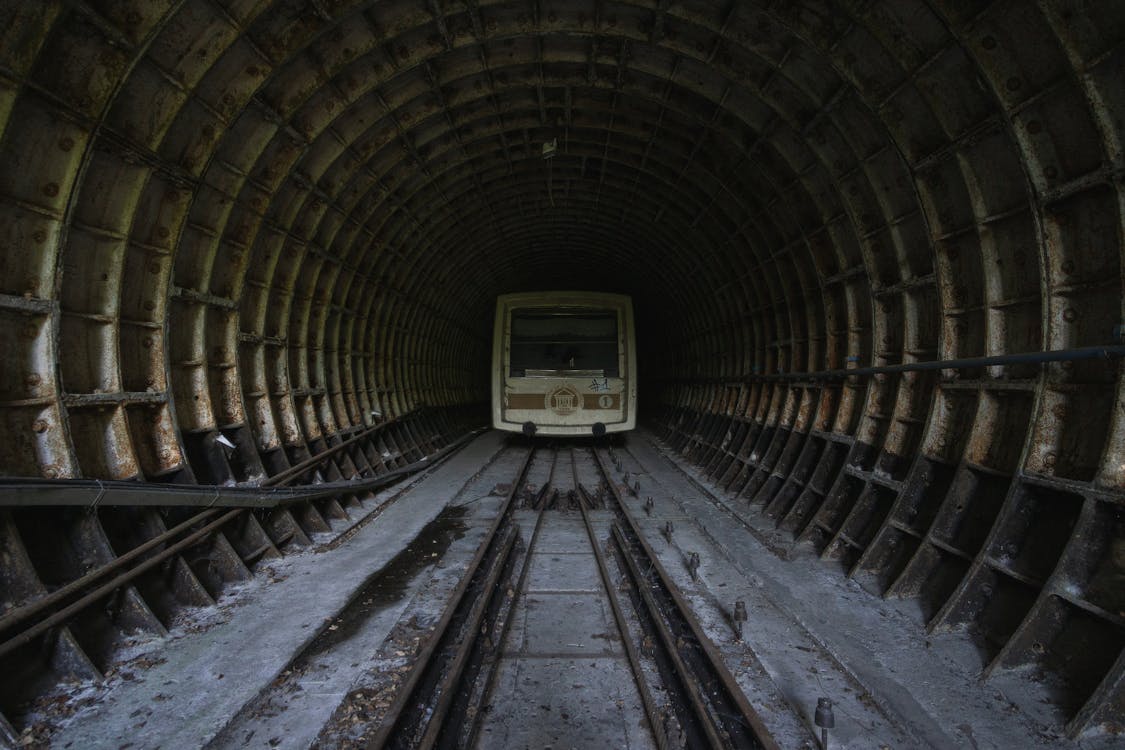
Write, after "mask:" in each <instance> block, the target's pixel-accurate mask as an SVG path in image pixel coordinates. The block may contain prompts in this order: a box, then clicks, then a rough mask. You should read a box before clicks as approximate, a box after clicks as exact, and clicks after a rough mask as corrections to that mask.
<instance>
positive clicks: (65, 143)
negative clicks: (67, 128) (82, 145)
mask: <svg viewBox="0 0 1125 750" xmlns="http://www.w3.org/2000/svg"><path fill="white" fill-rule="evenodd" d="M59 148H60V149H62V150H63V151H70V150H71V149H72V148H74V139H73V138H70V137H66V138H61V139H59Z"/></svg>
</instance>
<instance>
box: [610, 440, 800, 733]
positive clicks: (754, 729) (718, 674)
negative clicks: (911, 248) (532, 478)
mask: <svg viewBox="0 0 1125 750" xmlns="http://www.w3.org/2000/svg"><path fill="white" fill-rule="evenodd" d="M594 457H595V459H596V460H597V463H598V466H599V468H600V469H601V471H602V474H603V475H604V476H605V477H606V478H607V479H608V478H609V477H610V476H611V475H610V472H609V467H607V466H606V464H605V459H603V458H602V456H601V454H600V453H599V452H598V451H597V450H596V449H595V450H594ZM607 484H608V485H609V489H610V492H611V493H612V494H613V496H614V498H615V499H616V501H617V507H618V508H619V509H620V515H621V517H622V518H624V519H625V521H626V523H627V524H628V527H629V530H630V531H631V533H632V536H633V539H634V540H635V541H636V543H637V544H638V545H639V546H640V548H641V550H642V551H643V553H644V555H645V556H646V557H647V560H646V562H647V563H648V564H649V565H650V566H651V569H652V571H653V572H654V573H655V574H656V577H657V579H658V580H659V581H660V583H661V585H662V587H663V588H664V590H665V592H666V593H667V594H668V596H669V598H670V599H671V600H672V602H673V604H674V605H675V607H676V609H678V610H679V612H680V614H681V616H682V618H683V620H684V622H685V623H686V624H687V626H688V628H689V629H690V630H691V635H692V637H693V638H694V640H695V642H696V643H697V644H698V645H699V647H700V649H701V650H702V652H703V655H704V656H705V657H706V660H707V662H708V664H709V666H710V668H711V670H712V671H713V673H714V677H715V678H716V679H717V680H718V681H719V684H720V685H721V687H722V689H723V691H724V692H725V694H726V695H727V696H728V697H729V698H730V699H731V700H732V701H733V703H734V706H735V707H736V708H737V709H738V712H739V719H740V720H741V721H742V722H743V723H744V725H745V727H746V728H747V729H748V730H749V731H750V732H751V733H752V734H753V735H754V736H755V737H756V738H757V740H758V743H759V744H760V745H761V747H762V748H765V750H778V745H777V743H776V741H775V740H774V739H773V737H772V736H771V735H770V733H769V731H768V730H767V729H766V727H765V724H764V723H763V722H762V720H761V717H759V716H758V713H757V712H756V711H755V710H754V708H753V707H752V706H751V705H750V702H749V701H747V700H746V696H745V694H743V692H742V688H740V687H739V686H738V683H737V682H736V681H735V679H734V676H733V675H731V673H730V670H728V669H727V667H726V664H725V663H724V661H723V657H722V655H721V654H720V653H719V650H718V648H716V647H715V644H714V643H713V642H712V641H711V639H710V638H708V637H707V634H706V633H704V632H703V629H702V627H700V625H699V623H698V622H696V620H695V617H694V616H692V614H691V611H692V610H691V605H689V604H688V602H687V600H685V599H684V597H683V595H682V594H681V593H680V591H679V588H678V587H677V586H676V585H675V583H674V582H673V581H672V579H671V577H670V576H669V575H668V573H667V571H666V570H664V566H663V565H661V564H660V560H659V559H658V558H657V556H656V552H655V551H654V550H653V549H652V547H651V546H650V545H649V544H648V542H647V541H645V538H644V535H643V534H642V533H641V529H640V526H639V525H638V524H637V521H636V520H635V519H634V518H633V516H632V514H631V513H630V512H629V510H628V506H626V504H625V501H624V498H623V497H622V496H621V491H620V490H619V489H618V487H617V484H616V483H615V482H613V481H607ZM625 559H626V561H627V562H630V564H632V558H631V557H630V555H629V554H627V550H626V554H625ZM641 590H642V592H643V593H645V594H649V595H651V592H648V590H647V588H645V587H643V586H642V587H641Z"/></svg>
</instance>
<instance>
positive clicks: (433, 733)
mask: <svg viewBox="0 0 1125 750" xmlns="http://www.w3.org/2000/svg"><path fill="white" fill-rule="evenodd" d="M533 452H534V451H533ZM558 455H559V454H558V449H555V451H554V454H553V456H552V459H551V470H550V473H549V474H548V477H547V481H546V482H545V483H544V485H543V489H541V490H540V491H539V493H538V494H537V498H539V499H538V500H537V501H536V506H537V507H536V508H535V511H536V513H537V515H536V517H535V528H534V529H533V530H532V532H531V538H530V539H529V540H528V545H527V552H526V554H525V555H524V559H523V564H522V565H521V569H520V575H519V581H518V583H517V585H516V589H515V595H514V596H513V597H512V602H511V607H512V608H511V609H510V610H509V611H508V616H507V618H505V620H504V624H503V626H502V627H501V631H502V633H503V635H502V636H501V637H500V639H499V643H500V644H501V645H502V644H503V643H504V639H505V637H506V636H507V634H508V631H509V629H510V627H511V623H512V619H513V617H512V615H513V613H514V612H515V606H516V603H517V602H518V601H519V597H520V596H521V593H520V592H521V591H522V587H523V585H524V584H525V583H526V582H527V576H528V572H529V571H530V570H531V556H532V553H533V552H534V550H535V543H536V542H537V541H538V539H539V530H540V529H541V528H542V527H543V519H544V518H545V517H546V515H547V514H546V507H545V503H543V502H542V501H541V499H542V498H544V497H547V496H549V493H550V488H552V480H553V479H554V476H555V463H556V462H557V461H558ZM513 536H516V535H514V534H513ZM484 592H485V595H483V596H481V597H480V598H481V601H478V602H477V603H476V604H474V609H476V608H478V607H479V608H480V612H481V614H482V615H483V613H484V611H485V610H486V609H487V607H488V605H489V604H491V603H492V601H493V600H494V598H495V596H496V594H497V593H498V592H497V591H496V589H495V586H486V587H485V588H484ZM482 602H483V603H482ZM464 632H466V633H473V634H474V636H473V638H471V639H466V642H465V643H463V644H462V647H461V648H460V649H459V650H458V652H457V655H456V657H455V658H454V660H453V663H452V664H451V666H450V668H449V670H448V671H447V672H446V676H445V679H444V680H443V681H442V684H441V686H440V687H439V688H438V689H437V690H436V691H435V692H436V693H437V695H438V701H437V703H436V704H435V705H434V707H433V711H432V712H431V714H430V716H429V718H428V719H427V724H426V731H425V733H424V734H423V735H422V739H421V740H420V741H419V743H418V746H417V750H430V749H431V748H433V747H434V746H436V745H437V744H438V742H439V741H440V740H441V735H442V733H443V732H445V731H446V730H447V728H448V727H446V723H447V717H448V716H449V713H450V711H451V710H452V709H453V701H454V699H455V698H456V692H455V688H456V686H457V683H458V682H460V681H461V677H462V675H463V674H464V668H465V665H466V663H467V662H468V660H469V657H470V655H471V654H472V652H473V650H474V648H475V647H476V644H477V643H478V642H479V640H480V637H481V635H482V633H481V632H480V616H478V617H477V618H476V620H475V621H474V623H473V625H472V626H471V627H469V628H466V629H465V630H464ZM493 667H495V665H493ZM495 674H496V670H495V668H493V669H492V670H490V671H489V673H488V676H487V677H486V678H485V680H486V684H485V689H484V692H483V693H482V695H485V694H487V693H488V691H490V690H491V688H492V677H493V676H494V675H495ZM479 716H480V714H479V712H478V713H477V717H478V718H479ZM473 724H474V728H472V729H470V734H471V735H475V734H476V729H475V727H476V726H479V721H474V722H473Z"/></svg>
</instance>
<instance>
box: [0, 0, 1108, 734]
mask: <svg viewBox="0 0 1125 750" xmlns="http://www.w3.org/2000/svg"><path fill="white" fill-rule="evenodd" d="M1123 77H1125V7H1123V6H1122V5H1121V4H1120V3H1115V2H1112V0H1105V1H1103V2H1080V1H1079V0H1042V1H1041V2H1036V3H1030V2H1020V1H1019V0H994V1H992V2H979V3H964V2H955V1H953V0H901V1H900V2H834V1H831V0H799V1H795V2H773V1H771V0H753V1H749V2H714V1H711V0H684V1H682V2H663V1H660V0H628V1H618V0H588V1H583V0H518V1H517V0H489V1H487V2H486V1H485V0H479V1H478V0H464V1H461V0H456V1H455V0H434V1H432V2H407V1H405V0H403V1H401V2H400V1H398V0H395V1H392V2H360V1H359V0H261V1H260V2H248V1H243V0H187V2H173V0H151V1H142V0H112V1H111V0H84V1H83V2H71V1H69V0H66V1H64V0H44V1H43V2H20V0H9V1H7V2H5V1H3V0H0V347H2V349H3V350H4V352H5V355H4V356H5V361H4V366H3V370H2V372H0V426H2V427H3V431H4V434H5V435H6V436H8V439H6V440H5V441H4V444H3V446H2V447H0V475H2V476H3V477H4V478H6V480H10V481H11V482H15V481H16V480H18V479H26V478H33V479H37V480H67V483H69V486H71V487H73V492H74V493H75V494H74V495H66V498H71V497H74V498H78V497H79V496H81V498H82V499H81V500H80V501H79V500H70V499H66V500H64V499H62V498H63V495H62V494H60V495H55V496H53V497H54V499H52V500H50V501H48V500H37V499H35V498H38V497H40V496H39V495H34V494H33V492H32V490H31V489H29V488H27V487H24V486H22V485H21V486H20V488H19V489H18V490H17V489H13V487H9V486H6V487H5V488H4V489H3V490H0V492H3V496H4V497H5V500H4V502H3V506H4V507H0V626H2V627H4V628H5V630H3V631H0V664H2V665H4V669H5V670H6V671H7V670H10V673H12V674H18V675H20V679H19V680H18V681H6V682H5V687H4V688H3V689H2V690H0V715H7V716H8V719H5V720H3V721H0V729H3V730H4V731H6V732H8V733H9V734H12V735H13V736H15V735H18V732H19V731H20V730H21V729H22V727H20V726H19V720H18V719H17V718H15V717H17V716H19V715H21V713H20V712H21V711H22V710H23V707H25V706H26V703H27V701H29V700H33V699H35V698H36V697H38V696H41V695H44V694H47V693H49V692H50V690H51V689H52V688H53V687H55V686H57V685H58V684H60V683H62V682H65V681H66V680H70V679H83V678H90V679H95V678H97V677H99V676H100V675H102V674H104V673H105V672H106V670H108V669H111V668H112V664H113V663H114V662H113V659H114V654H115V653H116V652H117V651H118V650H119V646H120V644H121V639H122V637H123V636H122V634H123V633H125V632H127V631H130V630H136V629H140V630H145V631H148V632H153V633H165V632H166V631H167V629H168V628H169V627H171V625H172V623H173V621H175V619H176V617H177V616H178V615H179V613H181V612H182V611H184V610H185V609H187V608H194V607H207V606H213V605H214V604H215V602H216V601H217V600H220V599H221V598H222V596H223V594H224V591H226V590H228V589H229V588H230V587H231V586H232V585H235V584H237V583H238V582H240V581H244V580H247V579H249V578H251V577H252V576H253V575H254V571H255V570H256V569H257V566H258V565H259V564H260V563H261V561H263V560H267V559H270V558H274V557H278V556H282V555H284V554H288V553H289V552H290V551H296V550H298V549H303V548H306V547H308V546H309V545H310V544H311V542H310V539H311V538H312V537H313V536H315V534H316V533H318V532H320V531H321V530H324V529H329V528H331V527H332V525H333V523H335V520H334V519H339V518H345V517H347V516H348V511H349V510H350V509H352V508H363V507H365V506H363V503H364V502H366V500H365V498H366V497H367V495H368V494H372V491H369V490H364V491H363V492H356V493H346V492H345V493H340V494H338V495H337V496H332V497H319V496H318V497H315V498H312V499H301V498H299V497H297V496H298V495H299V494H300V492H301V491H303V490H307V489H309V488H310V487H314V486H315V485H317V484H321V483H332V482H340V481H347V480H351V479H356V478H363V479H373V478H377V477H379V476H384V475H387V476H399V474H396V473H395V472H404V471H406V470H408V469H411V467H416V466H417V465H418V464H420V462H422V461H423V460H429V459H430V457H433V456H436V455H439V454H440V453H441V452H442V451H445V450H446V449H449V448H450V447H451V446H454V445H460V443H458V441H459V440H461V439H462V438H465V436H466V435H468V434H469V433H470V432H471V431H472V430H474V429H476V428H478V427H480V426H481V425H484V424H486V423H487V422H488V409H489V403H488V401H489V378H490V374H491V358H490V352H491V346H492V343H491V336H492V330H491V328H492V320H493V313H494V305H495V302H496V297H497V296H498V295H500V294H504V293H510V292H519V291H538V290H562V289H573V290H588V291H606V292H615V293H622V294H628V295H631V296H632V298H633V301H634V305H635V310H636V318H637V349H638V370H639V373H638V380H639V394H640V395H639V399H640V400H639V413H640V421H641V423H642V424H643V426H644V428H645V429H646V430H647V431H649V432H650V433H651V434H653V435H654V436H656V437H657V438H659V439H660V440H661V441H662V444H663V445H665V446H666V447H667V448H668V450H669V451H670V452H671V453H674V454H676V455H677V456H678V457H680V458H682V459H684V460H685V461H687V462H688V463H690V464H692V465H693V466H694V467H695V469H696V470H697V471H698V472H699V475H700V477H701V478H703V479H705V480H706V481H707V482H709V483H710V484H709V485H708V486H710V487H712V488H713V489H714V490H715V491H716V492H718V493H722V494H723V495H724V497H729V498H731V499H732V502H736V503H738V504H740V505H743V506H745V507H746V508H747V509H748V512H751V513H752V514H753V521H752V523H753V524H754V525H755V528H756V529H757V530H758V531H760V532H761V533H762V534H766V535H768V536H769V538H770V539H773V540H780V541H778V544H784V545H787V546H786V549H788V550H794V549H798V548H799V549H801V550H804V551H805V552H806V553H809V554H811V555H812V556H815V557H817V558H820V560H822V561H823V562H824V564H827V565H830V566H832V568H833V569H834V570H837V571H839V573H840V574H841V575H842V576H845V577H848V578H849V579H852V580H855V581H856V582H858V583H859V584H860V585H862V587H863V588H864V589H865V591H866V592H867V595H869V596H870V598H871V600H872V601H875V600H877V599H879V598H880V597H883V598H887V599H901V600H906V601H909V602H911V603H914V604H916V607H917V610H918V612H917V615H918V616H917V622H916V623H915V627H916V629H918V630H926V631H927V632H933V633H949V632H954V633H959V634H961V635H962V636H963V637H964V638H965V639H966V640H967V641H969V642H971V643H972V644H973V648H974V649H976V651H977V652H979V654H980V661H981V663H980V672H979V674H980V675H981V676H983V677H986V678H989V679H991V678H992V676H993V675H999V674H1001V673H1005V672H1007V673H1013V674H1021V675H1022V674H1024V673H1025V672H1028V673H1030V672H1032V671H1034V672H1035V675H1037V676H1035V677H1034V679H1040V678H1041V677H1042V676H1043V675H1046V677H1042V679H1047V680H1048V681H1049V682H1050V684H1051V686H1052V692H1051V697H1050V700H1049V701H1048V703H1049V705H1048V710H1049V712H1050V714H1051V717H1052V721H1054V723H1055V724H1057V725H1058V726H1059V727H1061V728H1062V731H1065V732H1066V733H1067V734H1069V736H1070V737H1071V738H1075V737H1080V736H1083V735H1084V733H1085V734H1094V733H1098V732H1102V731H1112V732H1119V731H1121V729H1122V726H1123V724H1122V722H1123V719H1122V716H1123V712H1125V687H1123V686H1125V594H1123V592H1125V510H1123V508H1125V419H1123V417H1122V410H1123V408H1125V406H1123V405H1125V395H1123V391H1122V387H1123V385H1122V384H1123V380H1122V377H1121V365H1120V358H1119V357H1120V355H1121V354H1122V348H1121V347H1122V342H1123V341H1125V336H1123V334H1122V325H1123V322H1122V321H1123V320H1125V308H1123V306H1122V299H1123V295H1122V284H1123V276H1122V257H1123V252H1122V246H1123V244H1125V182H1123V175H1125V151H1123V143H1125V97H1123V94H1122V86H1121V81H1122V80H1123ZM1041 352H1056V353H1059V352H1061V353H1063V354H1060V355H1058V356H1055V357H1054V358H1048V360H1047V361H1033V360H1030V359H1026V358H1024V359H1020V358H1017V357H1015V355H1022V354H1026V353H1033V354H1034V353H1041ZM989 357H991V358H994V359H991V360H984V359H980V358H989ZM952 360H969V361H967V362H963V363H960V364H956V365H955V366H948V367H945V368H939V369H932V370H921V369H910V368H911V367H913V366H914V365H917V364H919V363H927V362H930V363H932V362H943V361H952ZM899 366H907V367H905V368H900V369H897V370H896V369H895V368H897V367H899ZM868 368H875V369H873V370H871V371H870V372H866V369H868ZM879 368H884V369H879ZM844 370H861V371H865V373H864V374H861V375H853V376H851V377H845V376H842V375H841V374H840V373H839V372H838V371H844ZM828 372H834V373H835V375H833V376H832V377H828V376H827V375H825V373H828ZM443 455H444V454H443ZM83 480H85V481H86V482H87V483H86V484H81V482H82V481H83ZM108 482H128V483H132V484H135V485H138V486H140V487H142V488H143V487H149V486H152V487H156V486H157V485H177V486H181V485H191V486H206V487H208V488H211V487H212V486H221V487H222V488H223V492H228V493H237V492H241V491H246V492H256V491H258V490H264V489H268V488H271V487H272V488H278V489H281V488H288V489H286V491H287V492H291V494H292V496H293V497H294V498H296V499H294V500H293V501H292V502H291V503H290V504H289V505H287V506H285V507H282V506H281V505H278V506H277V507H272V506H271V507H258V509H256V510H254V511H253V512H247V513H245V514H243V515H241V516H239V517H238V519H237V521H236V522H228V521H224V522H223V523H224V524H226V525H224V526H218V527H216V528H210V527H209V531H208V532H207V533H206V534H203V535H201V536H200V540H202V541H199V544H205V545H206V549H200V548H199V547H197V546H186V547H185V548H184V549H183V550H182V552H177V553H175V554H170V555H169V556H168V557H167V558H166V559H165V561H164V563H163V566H162V567H161V568H159V570H154V571H150V572H148V573H145V574H138V575H137V576H136V577H135V578H132V579H129V580H128V581H127V582H126V584H127V585H124V584H123V585H122V586H119V587H117V588H116V589H115V590H116V591H117V593H116V594H114V599H113V603H112V606H109V607H108V610H109V613H108V614H107V611H103V610H106V608H101V609H98V608H95V609H93V610H88V611H86V612H85V613H82V614H79V615H77V616H76V617H75V618H74V619H63V620H60V621H59V622H57V623H55V624H53V625H50V626H44V627H43V628H42V629H41V630H40V631H36V632H35V633H34V634H33V635H32V636H28V637H27V639H26V641H25V642H20V643H16V642H15V632H16V631H15V630H14V628H16V626H17V625H19V626H20V627H21V628H22V627H24V625H23V624H22V623H24V622H26V623H35V622H43V621H44V618H46V617H47V616H48V615H50V614H51V613H52V612H57V611H59V610H61V608H62V606H63V598H62V595H58V596H56V594H57V592H59V591H60V590H63V591H64V593H65V592H66V591H68V589H66V587H67V586H68V585H74V582H76V581H87V579H86V578H85V577H86V576H89V575H91V572H92V571H93V572H96V571H98V570H100V569H101V568H103V567H104V566H113V565H114V564H115V563H114V561H115V560H120V559H121V558H122V556H124V555H127V554H129V553H130V551H131V550H134V551H135V550H137V549H139V548H142V547H143V546H144V545H146V544H149V543H153V540H154V539H164V537H163V536H162V535H164V534H166V533H168V532H169V530H171V529H174V528H178V527H179V526H180V525H182V524H183V523H185V521H186V520H187V519H188V518H189V515H188V511H187V510H185V509H184V508H186V507H189V506H192V507H193V506H194V505H202V506H204V507H205V508H206V507H207V503H208V501H209V500H208V495H207V494H206V493H207V492H208V491H211V490H207V491H204V490H199V491H198V493H197V495H198V497H196V498H195V500H194V501H192V502H191V503H186V504H185V505H183V506H180V505H177V504H176V503H175V502H173V501H171V500H169V501H168V502H167V504H166V506H165V507H161V506H160V505H158V504H151V505H149V504H135V505H134V504H132V503H131V502H126V501H125V500H122V501H121V502H120V503H107V504H105V505H102V504H101V502H102V500H103V499H104V497H105V492H106V490H105V487H104V486H103V484H102V483H108ZM13 486H14V485H13ZM51 487H52V489H51V490H50V491H51V492H54V491H55V489H54V485H52V486H51ZM114 487H115V488H114V489H113V490H112V492H118V491H119V489H117V488H116V485H115V486H114ZM46 491H47V490H44V492H46ZM70 491H71V490H65V492H70ZM120 491H122V492H124V490H120ZM310 491H311V490H310ZM35 492H39V490H35ZM60 492H64V491H63V490H60ZM212 494H213V496H214V497H215V498H219V497H220V493H219V491H218V490H215V491H213V492H212ZM261 495H262V496H263V497H264V496H265V493H264V492H262V493H261ZM228 496H229V497H234V494H229V495H222V498H224V502H226V498H227V497H228ZM122 497H124V496H122ZM130 497H133V496H130ZM193 497H194V496H193ZM286 497H289V496H288V495H287V496H286ZM259 500H260V498H259ZM146 502H147V501H146ZM263 502H264V501H263ZM287 502H288V501H287ZM62 504H82V505H87V506H91V505H92V506H94V507H93V508H92V509H89V510H87V509H82V510H78V509H74V508H60V507H56V506H57V505H62ZM37 505H39V506H45V507H34V506H37ZM217 507H218V506H216V508H209V509H208V510H206V513H208V514H210V515H208V516H207V518H206V519H204V520H206V521H207V522H208V523H212V522H216V523H217V521H216V520H215V519H218V518H219V517H220V516H219V515H218V514H219V510H217ZM169 539H170V537H169ZM170 543H171V542H169V544H170ZM166 546H167V545H165V544H163V542H161V543H159V544H158V543H153V547H152V549H158V548H159V549H164V548H165V547H166ZM145 554H146V555H147V554H149V553H148V552H145ZM792 564H793V565H809V566H812V565H815V564H819V563H817V562H815V561H813V560H810V559H796V560H794V561H793V563H792ZM87 583H89V581H87ZM52 597H55V598H52ZM17 620H18V622H17ZM9 639H11V640H9ZM9 644H11V645H10V647H9ZM29 644H30V645H29ZM975 676H976V675H974V677H975ZM966 679H970V678H968V677H967V678H966ZM1029 679H1033V678H1032V677H1030V676H1029ZM8 720H11V722H12V724H14V725H15V726H12V725H11V724H8V723H7V722H8Z"/></svg>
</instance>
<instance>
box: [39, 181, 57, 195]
mask: <svg viewBox="0 0 1125 750" xmlns="http://www.w3.org/2000/svg"><path fill="white" fill-rule="evenodd" d="M43 194H44V195H46V196H47V197H49V198H54V197H55V196H56V195H58V194H59V186H58V184H56V183H54V182H48V183H47V184H46V185H44V186H43Z"/></svg>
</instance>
